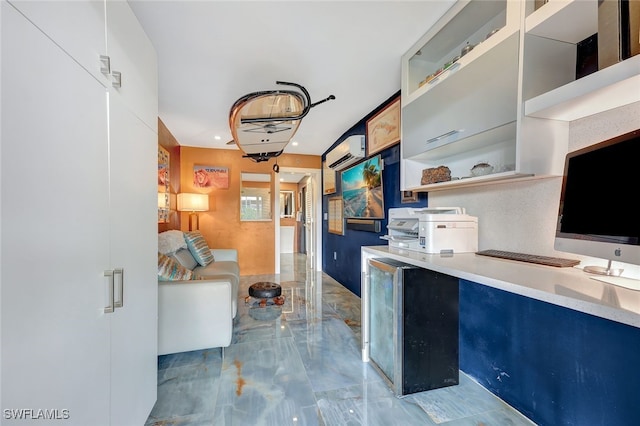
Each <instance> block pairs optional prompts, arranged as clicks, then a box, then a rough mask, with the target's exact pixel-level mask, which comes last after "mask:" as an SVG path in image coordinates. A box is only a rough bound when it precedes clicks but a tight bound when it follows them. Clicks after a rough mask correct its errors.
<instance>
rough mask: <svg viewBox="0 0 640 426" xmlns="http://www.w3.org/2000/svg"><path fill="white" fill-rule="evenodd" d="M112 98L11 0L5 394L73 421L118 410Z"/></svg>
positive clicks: (8, 402)
mask: <svg viewBox="0 0 640 426" xmlns="http://www.w3.org/2000/svg"><path fill="white" fill-rule="evenodd" d="M53 81H54V82H55V84H52V82H53ZM106 106H107V102H106V92H105V89H104V87H103V86H101V85H100V84H99V83H98V82H97V81H96V80H95V78H93V77H92V76H91V75H89V74H88V73H87V72H86V71H84V70H83V69H82V68H80V67H79V66H78V65H77V63H76V62H75V61H73V60H72V59H71V58H70V57H69V56H68V55H67V54H65V53H64V52H63V51H62V50H61V49H60V48H58V47H57V46H56V45H54V44H53V43H52V41H51V40H50V39H49V38H47V37H45V36H44V35H43V34H42V32H40V31H38V30H37V29H36V28H35V27H34V26H33V25H32V24H30V23H29V22H28V21H27V20H26V19H24V17H23V16H21V15H20V14H18V13H17V12H16V11H15V10H14V9H13V8H12V7H11V6H10V5H8V4H7V3H4V2H3V3H2V139H1V140H2V148H1V149H2V167H1V173H2V178H1V180H2V194H1V195H2V215H1V218H2V225H1V226H2V228H1V231H2V232H1V235H2V270H1V274H2V309H1V312H2V374H1V376H2V402H1V405H2V407H3V409H19V408H34V409H38V408H41V409H58V410H60V411H61V412H62V410H65V409H66V410H69V412H68V413H69V416H70V421H69V423H65V424H76V425H104V424H107V423H108V418H109V416H108V412H109V411H108V410H109V387H108V385H107V386H105V384H107V383H108V376H109V352H110V349H109V332H110V321H109V318H108V316H107V315H105V314H104V311H103V307H104V305H105V303H106V298H105V293H106V291H105V289H106V284H107V283H106V280H105V278H104V276H103V271H104V270H105V269H107V268H108V266H109V252H108V250H109V246H108V232H109V228H108V226H109V223H108V214H106V212H107V209H108V198H107V196H106V195H107V191H108V180H107V178H108V173H107V150H106V147H107V138H106V135H107V120H106V112H107V111H106ZM5 422H6V423H5ZM16 423H19V424H24V423H25V422H24V421H23V420H18V421H16ZM3 424H12V421H11V420H8V419H3Z"/></svg>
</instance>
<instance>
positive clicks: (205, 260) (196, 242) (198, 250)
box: [184, 231, 214, 266]
mask: <svg viewBox="0 0 640 426" xmlns="http://www.w3.org/2000/svg"><path fill="white" fill-rule="evenodd" d="M184 240H185V241H186V242H187V247H188V248H189V251H190V252H191V254H192V255H193V257H194V258H195V259H196V261H197V262H198V263H199V264H200V265H201V266H207V265H208V264H210V263H211V262H213V260H214V259H213V254H212V253H211V249H210V248H209V245H208V244H207V242H206V241H205V239H204V237H203V236H202V234H201V233H200V231H191V232H185V233H184Z"/></svg>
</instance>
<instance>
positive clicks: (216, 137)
mask: <svg viewBox="0 0 640 426" xmlns="http://www.w3.org/2000/svg"><path fill="white" fill-rule="evenodd" d="M213 138H214V139H215V140H217V141H219V140H220V139H222V138H221V137H220V136H218V135H215V136H214V137H213Z"/></svg>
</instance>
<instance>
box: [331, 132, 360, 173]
mask: <svg viewBox="0 0 640 426" xmlns="http://www.w3.org/2000/svg"><path fill="white" fill-rule="evenodd" d="M363 158H364V135H353V136H349V137H348V138H346V139H345V140H343V141H342V142H340V144H338V146H336V147H335V148H333V149H332V150H331V151H329V152H328V153H327V157H326V160H327V164H328V165H329V167H330V168H332V169H334V170H336V171H340V170H344V169H346V168H347V167H349V166H350V165H352V164H354V163H357V162H358V161H360V160H361V159H363Z"/></svg>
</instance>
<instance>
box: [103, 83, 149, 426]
mask: <svg viewBox="0 0 640 426" xmlns="http://www.w3.org/2000/svg"><path fill="white" fill-rule="evenodd" d="M109 111H110V113H109V127H110V129H111V131H110V135H109V136H110V137H109V139H110V143H109V158H110V166H111V170H110V176H111V179H110V211H111V217H110V222H111V229H110V237H111V238H110V247H111V265H112V268H122V269H123V276H122V278H123V287H122V288H123V290H124V294H123V295H122V300H123V306H122V307H121V308H116V310H115V312H114V313H113V314H112V316H111V320H112V332H111V389H112V390H111V399H112V401H111V404H112V410H111V424H113V425H118V426H126V425H132V426H135V425H142V424H144V422H145V421H146V419H147V416H148V415H149V412H150V411H151V409H152V408H153V404H154V403H155V400H156V390H157V383H156V380H157V376H156V374H157V369H156V365H157V355H158V339H157V320H158V297H157V295H158V292H157V287H158V283H157V278H156V276H157V274H156V269H157V251H158V248H157V241H158V238H157V225H156V223H157V214H158V213H157V207H156V206H157V186H156V185H157V180H156V179H157V178H156V170H157V167H158V166H157V151H158V148H157V147H158V145H157V140H158V137H157V135H156V134H155V133H153V132H152V131H151V130H150V129H149V128H148V127H147V126H146V125H145V124H144V123H143V122H142V121H141V120H140V119H138V118H137V117H136V116H135V115H134V114H133V113H131V112H130V111H129V110H128V109H127V108H126V107H125V106H124V104H123V101H122V99H121V98H120V97H119V96H113V95H112V96H110V100H109ZM117 293H118V294H117V296H118V298H119V296H120V292H119V291H118V292H117Z"/></svg>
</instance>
